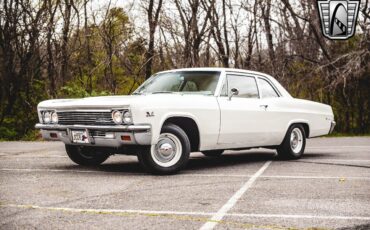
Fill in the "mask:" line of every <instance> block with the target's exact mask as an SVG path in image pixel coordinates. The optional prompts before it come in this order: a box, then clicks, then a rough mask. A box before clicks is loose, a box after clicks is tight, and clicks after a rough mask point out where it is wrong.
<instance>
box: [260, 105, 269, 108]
mask: <svg viewBox="0 0 370 230" xmlns="http://www.w3.org/2000/svg"><path fill="white" fill-rule="evenodd" d="M260 107H261V108H265V109H267V108H268V107H269V105H260Z"/></svg>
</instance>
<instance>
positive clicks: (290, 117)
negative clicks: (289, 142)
mask: <svg viewBox="0 0 370 230" xmlns="http://www.w3.org/2000/svg"><path fill="white" fill-rule="evenodd" d="M265 100H270V103H268V104H269V105H270V106H269V112H271V113H276V116H273V117H276V121H274V122H276V123H277V124H276V125H275V126H274V127H275V130H272V133H276V134H277V136H276V138H275V141H274V142H275V144H280V143H281V142H282V141H283V139H284V136H285V134H286V132H287V130H288V128H289V127H290V126H291V125H292V124H294V123H306V124H308V126H309V134H308V137H309V138H311V137H317V136H323V135H327V134H328V133H329V130H330V124H331V121H333V120H334V115H333V111H332V108H331V107H330V106H329V105H326V104H322V103H318V102H313V101H308V100H302V99H294V98H277V99H265Z"/></svg>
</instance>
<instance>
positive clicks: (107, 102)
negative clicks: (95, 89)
mask: <svg viewBox="0 0 370 230" xmlns="http://www.w3.org/2000/svg"><path fill="white" fill-rule="evenodd" d="M137 100H142V99H140V96H135V95H129V96H103V97H87V98H80V99H55V100H47V101H43V102H41V103H40V104H39V105H38V108H39V109H40V108H41V109H42V108H54V109H74V108H95V109H96V108H114V107H128V106H129V105H130V104H134V103H135V101H137Z"/></svg>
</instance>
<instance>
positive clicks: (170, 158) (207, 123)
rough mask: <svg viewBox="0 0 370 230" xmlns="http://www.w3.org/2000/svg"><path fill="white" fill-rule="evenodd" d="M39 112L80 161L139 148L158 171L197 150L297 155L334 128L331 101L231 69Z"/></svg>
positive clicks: (166, 79) (46, 105)
mask: <svg viewBox="0 0 370 230" xmlns="http://www.w3.org/2000/svg"><path fill="white" fill-rule="evenodd" d="M38 115H39V120H40V123H39V124H36V128H37V129H40V130H41V133H42V136H43V138H45V139H47V140H61V141H63V142H64V143H65V146H66V151H67V154H68V156H69V157H70V159H71V160H72V161H74V162H75V163H77V164H80V165H98V164H101V163H103V162H104V161H105V160H106V159H107V158H108V157H109V156H110V155H112V154H134V155H137V156H138V159H139V162H140V163H141V165H142V166H143V167H144V168H145V169H147V170H149V171H151V172H153V173H159V174H169V173H175V172H177V171H179V170H180V169H182V168H183V167H184V166H185V165H186V163H187V162H188V160H189V155H190V153H191V152H198V151H200V152H202V153H203V154H204V155H206V156H213V157H215V156H220V155H221V154H222V153H223V152H224V151H225V150H243V149H250V148H258V147H265V148H270V149H271V148H272V149H276V150H277V152H278V155H279V156H280V157H283V158H286V159H297V158H299V157H301V156H302V154H303V152H304V150H305V145H306V138H312V137H318V136H322V135H326V134H329V133H331V132H332V131H333V128H334V126H335V122H334V116H333V111H332V108H331V107H330V106H329V105H325V104H321V103H317V102H312V101H307V100H301V99H295V98H293V97H292V96H291V95H290V94H289V93H288V92H287V91H286V90H285V89H284V88H283V87H282V86H281V85H280V84H279V83H278V82H277V81H276V80H275V79H274V78H273V77H271V76H269V75H266V74H263V73H259V72H253V71H245V70H238V69H226V68H192V69H179V70H170V71H165V72H160V73H157V74H155V75H153V76H152V77H151V78H149V79H148V80H147V81H145V82H144V83H143V84H142V85H141V86H140V87H139V88H138V89H137V90H136V91H135V92H134V93H133V94H132V95H129V96H105V97H91V98H83V99H59V100H48V101H43V102H41V103H40V104H39V105H38Z"/></svg>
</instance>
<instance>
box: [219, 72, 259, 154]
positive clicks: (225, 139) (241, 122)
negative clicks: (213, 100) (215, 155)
mask: <svg viewBox="0 0 370 230" xmlns="http://www.w3.org/2000/svg"><path fill="white" fill-rule="evenodd" d="M226 79H227V80H226V82H225V84H224V86H223V90H222V93H221V95H220V97H218V102H219V106H220V110H221V125H220V133H219V138H218V144H219V145H220V146H222V147H224V148H230V149H233V148H245V147H256V146H261V145H263V144H264V143H265V142H266V140H265V138H266V135H264V134H263V132H262V128H261V127H263V126H264V122H265V115H266V111H265V107H264V106H263V105H261V99H260V96H259V92H258V88H257V82H256V78H255V77H254V76H248V75H242V74H227V76H226ZM232 89H237V90H238V95H234V96H232V97H231V99H230V93H231V91H232Z"/></svg>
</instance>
